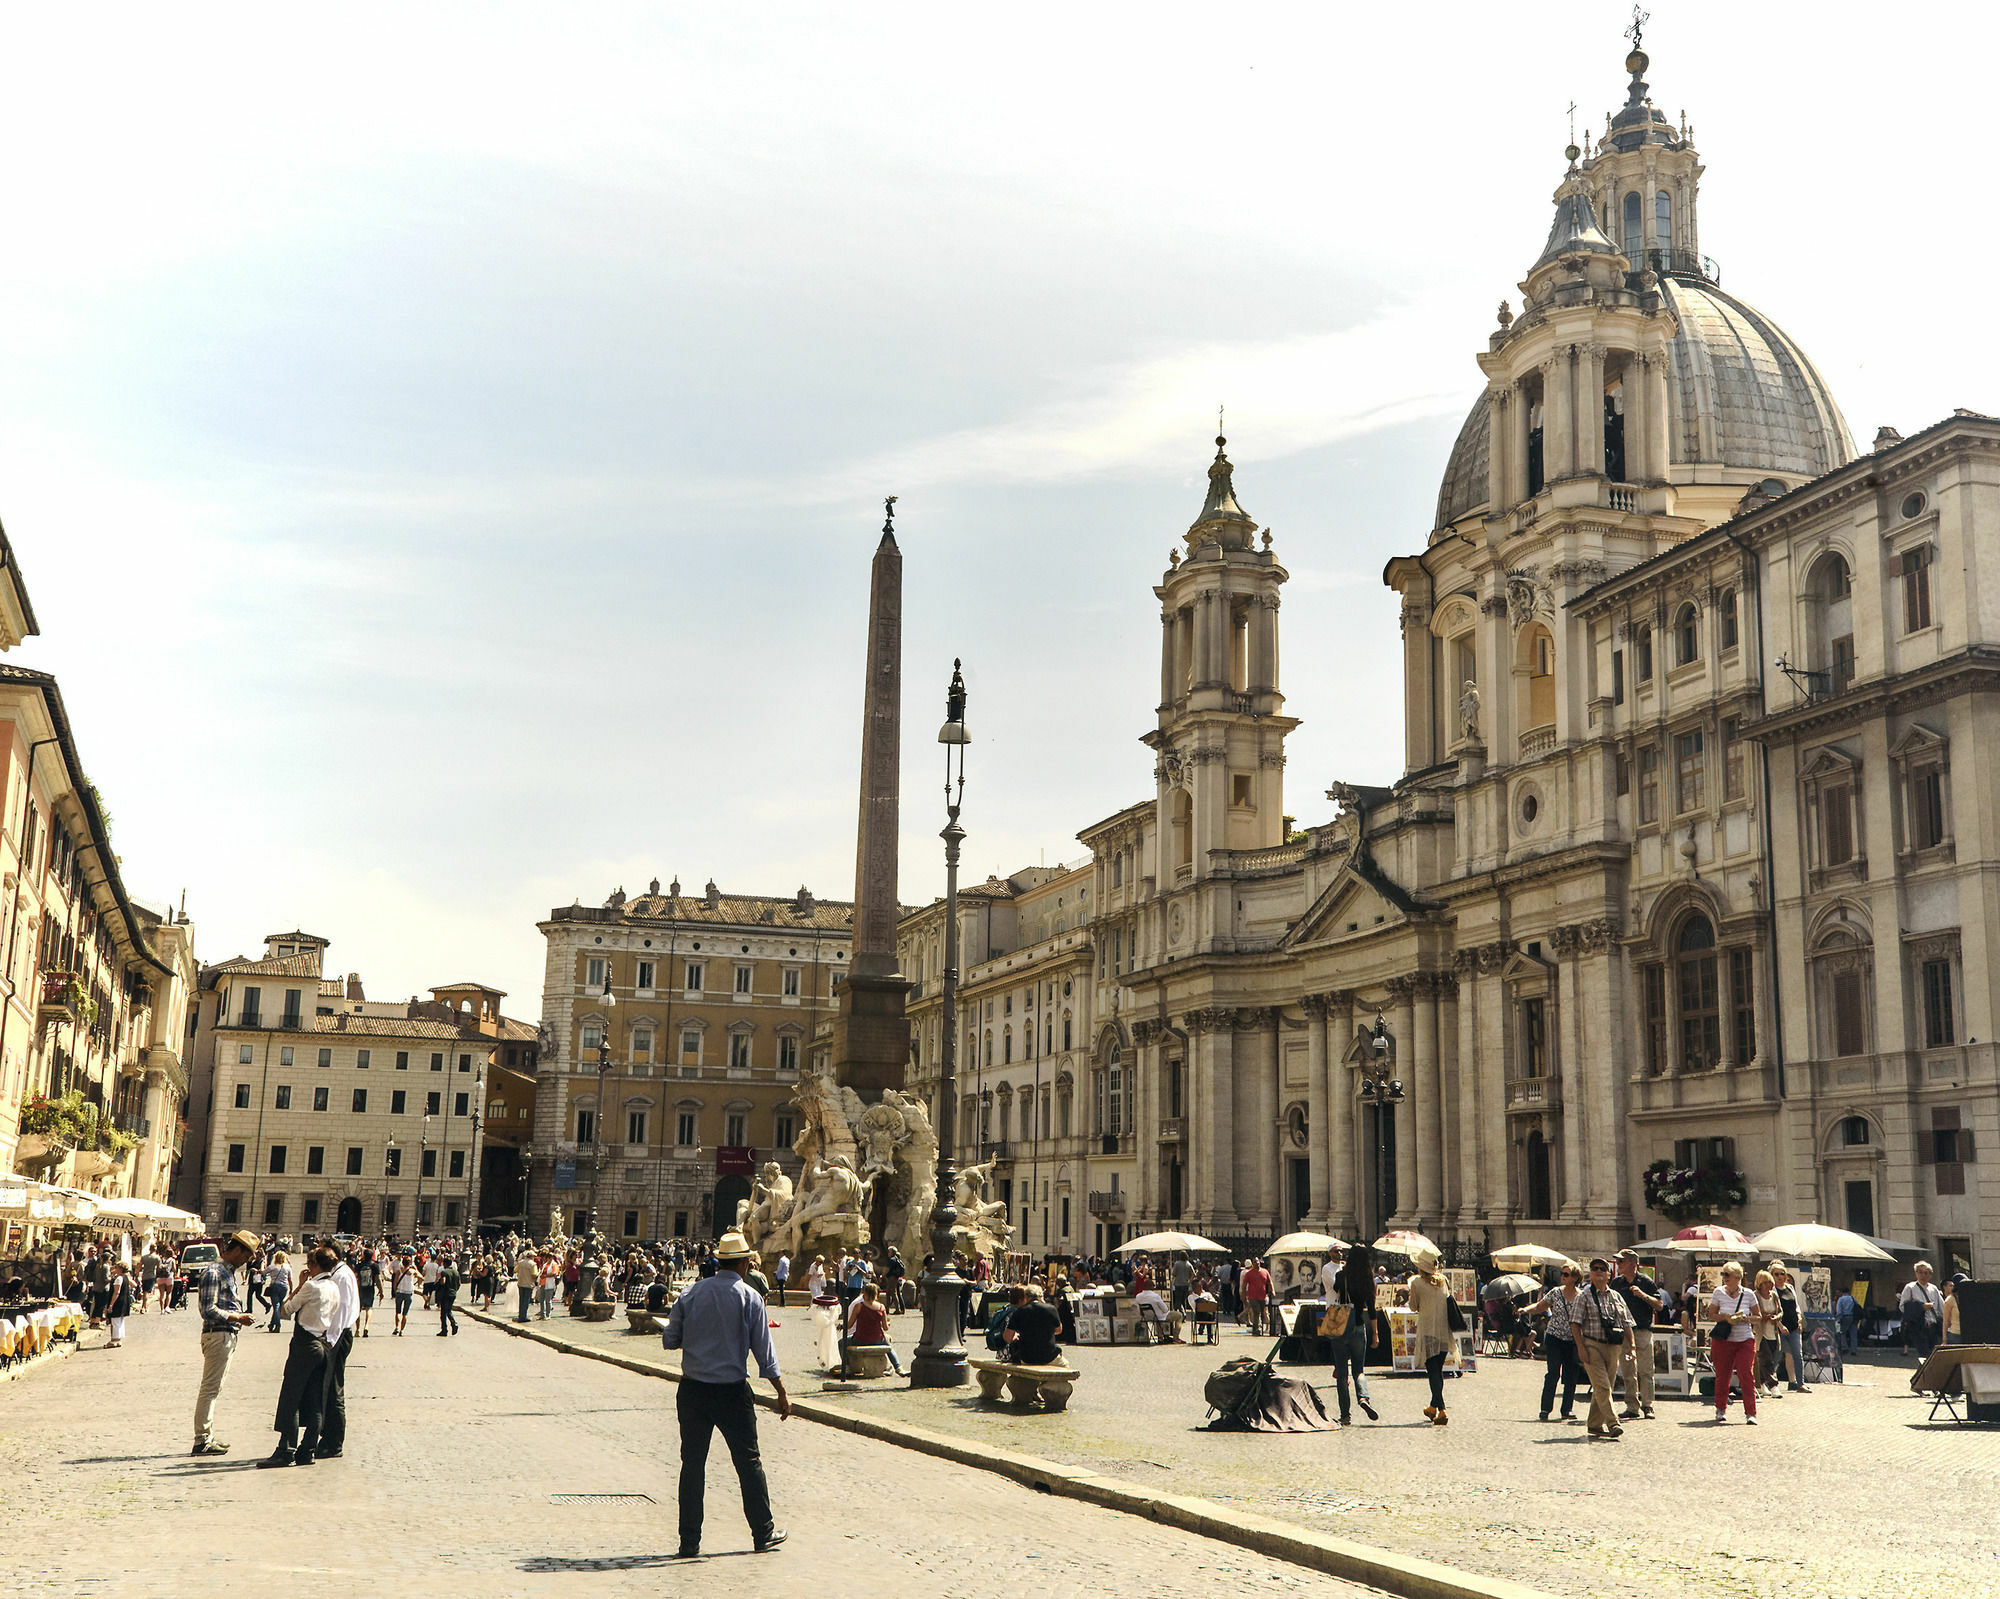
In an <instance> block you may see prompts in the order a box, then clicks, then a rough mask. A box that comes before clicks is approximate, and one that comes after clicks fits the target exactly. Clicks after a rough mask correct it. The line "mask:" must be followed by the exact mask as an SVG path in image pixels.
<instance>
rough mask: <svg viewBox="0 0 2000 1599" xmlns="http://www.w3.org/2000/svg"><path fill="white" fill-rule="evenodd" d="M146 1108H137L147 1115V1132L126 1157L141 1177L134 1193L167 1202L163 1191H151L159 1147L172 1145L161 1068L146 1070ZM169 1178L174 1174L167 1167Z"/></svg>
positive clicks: (164, 1076)
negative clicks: (160, 1192) (158, 1069)
mask: <svg viewBox="0 0 2000 1599" xmlns="http://www.w3.org/2000/svg"><path fill="white" fill-rule="evenodd" d="M145 1106H146V1108H145V1109H144V1110H143V1111H141V1112H140V1114H141V1115H142V1116H144V1117H145V1118H146V1127H147V1129H148V1130H147V1133H146V1136H145V1137H144V1138H142V1139H140V1140H139V1147H138V1148H137V1149H135V1150H133V1151H132V1153H131V1155H130V1156H129V1157H128V1158H129V1159H130V1160H131V1162H132V1170H133V1172H134V1174H135V1176H136V1177H137V1178H139V1179H142V1180H143V1181H142V1182H141V1181H135V1182H134V1184H133V1186H132V1192H133V1194H134V1195H135V1196H136V1197H138V1198H140V1199H150V1200H154V1201H156V1202H158V1203H162V1204H164V1203H165V1202H166V1197H167V1196H166V1195H165V1194H157V1193H155V1192H153V1174H154V1172H156V1171H158V1170H159V1167H160V1150H161V1149H162V1148H163V1147H164V1148H167V1149H171V1148H173V1134H174V1129H173V1125H172V1118H173V1114H174V1112H173V1107H172V1102H171V1100H170V1099H169V1098H168V1095H167V1074H166V1073H165V1072H163V1071H149V1072H147V1073H146V1093H145ZM167 1176H168V1178H169V1180H171V1179H172V1177H173V1172H172V1170H171V1169H169V1170H168V1173H167Z"/></svg>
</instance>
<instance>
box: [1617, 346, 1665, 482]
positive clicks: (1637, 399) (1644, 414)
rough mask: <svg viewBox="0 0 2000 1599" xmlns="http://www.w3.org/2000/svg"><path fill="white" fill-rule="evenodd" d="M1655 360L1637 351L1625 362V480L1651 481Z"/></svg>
mask: <svg viewBox="0 0 2000 1599" xmlns="http://www.w3.org/2000/svg"><path fill="white" fill-rule="evenodd" d="M1652 399H1653V391H1652V371H1651V362H1650V361H1649V360H1648V359H1647V358H1646V357H1645V356H1643V355H1637V354H1635V355H1633V356H1632V357H1631V358H1630V359H1629V360H1628V361H1626V363H1625V481H1626V482H1627V483H1650V482H1652V481H1653V478H1654V477H1655V476H1656V475H1657V474H1655V472H1654V471H1653V457H1652V450H1653V437H1652V432H1651V428H1652V424H1651V422H1650V421H1649V420H1648V418H1649V417H1650V416H1651V414H1652V409H1653V407H1652Z"/></svg>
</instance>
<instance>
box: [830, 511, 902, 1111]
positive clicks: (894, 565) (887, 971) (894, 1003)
mask: <svg viewBox="0 0 2000 1599" xmlns="http://www.w3.org/2000/svg"><path fill="white" fill-rule="evenodd" d="M883 510H884V511H885V512H886V513H887V514H886V516H885V519H884V521H883V523H882V542H881V543H880V544H878V545H876V547H875V564H874V567H873V568H872V571H871V576H870V581H869V589H868V678H867V684H866V687H865V689H864V690H863V693H862V702H861V819H860V826H859V830H858V832H857V835H856V837H855V843H854V950H853V955H852V958H851V959H850V960H849V962H848V971H847V979H846V982H845V984H844V985H843V990H842V993H843V998H842V999H841V1002H840V1009H839V1011H838V1012H837V1013H836V1014H835V1016H834V1020H833V1069H834V1076H835V1078H836V1079H837V1080H838V1081H840V1082H842V1083H845V1084H846V1085H847V1086H848V1087H850V1088H852V1089H853V1090H854V1091H855V1092H856V1093H857V1094H859V1095H860V1096H861V1098H862V1099H863V1100H865V1101H869V1102H873V1101H875V1100H877V1099H880V1098H881V1097H882V1090H883V1089H885V1088H901V1087H902V1086H903V1068H904V1065H905V1063H906V1062H907V1061H908V1060H909V1056H910V1026H909V1022H908V1021H907V1020H906V1019H905V1018H904V1014H903V1002H904V1000H905V998H906V997H907V996H908V994H909V989H910V985H909V982H908V980H907V979H905V978H904V976H903V974H902V973H901V972H900V971H899V970H897V966H898V961H897V953H896V921H897V918H898V916H899V915H900V914H901V902H900V901H899V900H898V899H897V896H896V844H897V838H896V830H897V812H898V808H899V806H898V801H899V798H900V794H901V787H902V781H901V780H902V763H903V747H902V728H903V552H902V551H901V550H900V549H898V548H897V547H896V497H895V496H894V495H893V494H892V495H890V496H889V498H888V499H887V500H885V501H883Z"/></svg>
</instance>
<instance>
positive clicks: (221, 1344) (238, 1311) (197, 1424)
mask: <svg viewBox="0 0 2000 1599" xmlns="http://www.w3.org/2000/svg"><path fill="white" fill-rule="evenodd" d="M262 1247H263V1240H262V1239H260V1238H259V1237H258V1236H257V1235H256V1234H255V1233H253V1232H247V1231H246V1232H240V1233H231V1234H230V1235H229V1236H228V1237H227V1238H225V1239H223V1241H222V1248H221V1249H220V1250H219V1251H218V1253H219V1254H220V1255H221V1256H222V1259H221V1260H220V1261H217V1262H212V1263H211V1264H209V1265H206V1266H203V1267H202V1268H201V1270H200V1274H199V1276H198V1278H197V1280H196V1283H195V1288H196V1291H197V1298H196V1301H195V1302H196V1303H197V1304H198V1305H199V1306H200V1307H201V1390H200V1392H199V1393H198V1394H196V1396H195V1401H194V1448H193V1450H192V1451H190V1452H191V1453H193V1454H197V1455H226V1454H228V1453H229V1445H227V1444H225V1443H218V1442H217V1441H216V1438H215V1402H216V1400H217V1399H219V1398H221V1397H222V1385H223V1383H224V1382H225V1381H227V1380H228V1377H229V1362H230V1359H231V1357H233V1356H234V1355H235V1353H236V1331H237V1329H238V1328H239V1327H247V1326H249V1325H250V1322H251V1320H252V1317H251V1315H250V1312H249V1311H247V1310H245V1309H244V1308H243V1307H244V1304H245V1303H246V1302H247V1301H248V1298H249V1288H248V1284H247V1283H246V1282H245V1281H244V1279H243V1277H242V1275H241V1274H242V1271H243V1268H244V1267H245V1266H248V1265H249V1264H250V1262H251V1261H253V1260H255V1259H256V1258H257V1251H258V1250H259V1249H261V1248H262Z"/></svg>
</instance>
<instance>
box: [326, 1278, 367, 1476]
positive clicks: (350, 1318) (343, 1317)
mask: <svg viewBox="0 0 2000 1599" xmlns="http://www.w3.org/2000/svg"><path fill="white" fill-rule="evenodd" d="M328 1280H329V1281H331V1282H332V1284H333V1292H334V1296H335V1304H334V1314H333V1320H332V1323H331V1324H330V1325H329V1326H328V1328H327V1334H326V1405H325V1409H324V1412H323V1418H324V1419H323V1420H322V1421H321V1423H320V1429H319V1448H318V1450H317V1451H316V1452H315V1453H316V1455H317V1458H319V1459H321V1460H330V1459H332V1458H333V1457H334V1456H336V1455H338V1454H339V1453H340V1452H341V1450H342V1449H344V1448H345V1447H346V1446H347V1356H348V1352H349V1351H350V1350H352V1349H353V1348H354V1329H355V1326H356V1324H357V1323H358V1322H359V1321H360V1320H361V1280H360V1279H359V1278H358V1277H356V1276H355V1275H354V1268H353V1267H352V1266H350V1265H349V1264H348V1263H347V1261H346V1260H345V1259H342V1260H341V1262H340V1264H339V1265H337V1266H335V1267H334V1268H333V1271H332V1272H331V1273H330V1274H329V1279H328Z"/></svg>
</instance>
